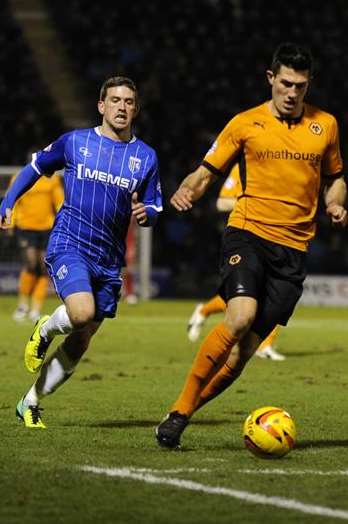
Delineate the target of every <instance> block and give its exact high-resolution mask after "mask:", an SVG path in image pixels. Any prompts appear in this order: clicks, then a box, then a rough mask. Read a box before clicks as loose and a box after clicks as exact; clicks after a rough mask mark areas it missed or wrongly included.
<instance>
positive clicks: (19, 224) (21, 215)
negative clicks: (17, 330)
mask: <svg viewBox="0 0 348 524" xmlns="http://www.w3.org/2000/svg"><path fill="white" fill-rule="evenodd" d="M14 178H15V177H13V179H12V180H11V183H12V182H13V180H14ZM63 200H64V192H63V187H62V183H61V181H60V177H59V176H58V175H53V176H52V177H51V178H47V177H44V176H43V177H40V179H39V180H38V182H37V183H36V184H35V185H34V186H33V187H32V188H31V189H30V190H29V191H28V192H27V193H25V194H24V195H23V196H22V197H21V198H20V199H19V200H18V202H17V203H16V205H15V208H14V216H13V222H12V224H13V226H14V227H15V231H16V236H17V239H18V244H19V247H20V248H21V251H22V256H23V262H24V265H23V268H22V270H21V273H20V276H19V285H18V304H17V308H16V310H15V312H14V313H13V318H14V320H16V321H18V322H20V321H23V320H25V319H26V318H27V317H28V318H29V320H31V321H33V322H36V320H38V318H39V317H40V311H41V308H42V305H43V302H44V300H45V298H46V295H47V289H48V276H47V273H46V269H45V264H44V257H45V252H46V245H47V242H48V237H49V234H50V231H51V228H52V226H53V222H54V218H55V215H56V213H57V211H58V210H59V208H60V206H61V205H62V203H63Z"/></svg>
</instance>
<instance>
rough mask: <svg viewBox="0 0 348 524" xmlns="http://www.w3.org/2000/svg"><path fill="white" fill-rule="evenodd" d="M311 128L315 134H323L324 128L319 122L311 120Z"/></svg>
mask: <svg viewBox="0 0 348 524" xmlns="http://www.w3.org/2000/svg"><path fill="white" fill-rule="evenodd" d="M309 129H310V130H311V131H312V133H313V134H314V135H321V134H322V132H323V128H322V127H321V125H320V124H319V123H318V122H311V123H310V124H309Z"/></svg>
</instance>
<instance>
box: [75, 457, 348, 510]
mask: <svg viewBox="0 0 348 524" xmlns="http://www.w3.org/2000/svg"><path fill="white" fill-rule="evenodd" d="M79 469H81V470H82V471H86V472H89V473H95V474H97V475H106V476H108V477H120V478H128V479H133V480H141V481H143V482H146V483H147V484H162V485H167V486H174V487H176V488H181V489H187V490H190V491H200V492H202V493H208V494H209V495H226V496H227V497H232V498H235V499H239V500H243V501H245V502H251V503H254V504H264V505H269V506H275V507H278V508H283V509H290V510H297V511H300V512H301V513H309V514H311V515H321V516H325V517H334V518H338V519H344V520H348V511H345V510H341V509H331V508H327V507H325V506H316V505H313V504H305V503H303V502H299V501H297V500H293V499H286V498H283V497H268V496H266V495H261V494H259V493H249V492H248V491H240V490H236V489H230V488H223V487H219V486H207V485H205V484H200V483H199V482H193V481H191V480H183V479H176V478H168V477H156V476H155V475H151V474H150V473H139V472H137V469H136V468H100V467H96V466H79Z"/></svg>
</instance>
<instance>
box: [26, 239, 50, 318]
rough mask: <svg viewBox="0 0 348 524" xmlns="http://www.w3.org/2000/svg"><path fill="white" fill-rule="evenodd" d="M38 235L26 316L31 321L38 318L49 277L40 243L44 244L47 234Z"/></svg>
mask: <svg viewBox="0 0 348 524" xmlns="http://www.w3.org/2000/svg"><path fill="white" fill-rule="evenodd" d="M38 234H39V235H40V237H39V239H40V246H38V248H37V266H36V273H37V281H36V283H35V286H34V288H33V290H32V293H31V301H30V311H29V314H28V317H29V319H30V320H31V321H33V322H36V321H37V320H38V319H39V318H40V313H41V309H42V306H43V303H44V301H45V299H46V296H47V291H48V284H49V277H48V274H47V270H46V267H45V261H44V259H45V250H44V249H43V248H42V244H44V245H45V242H46V241H47V236H48V234H47V233H46V232H38Z"/></svg>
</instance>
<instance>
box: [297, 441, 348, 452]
mask: <svg viewBox="0 0 348 524" xmlns="http://www.w3.org/2000/svg"><path fill="white" fill-rule="evenodd" d="M347 446H348V440H347V439H346V440H302V441H301V442H297V444H296V449H298V450H302V449H304V450H306V449H308V448H323V449H325V448H347Z"/></svg>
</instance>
